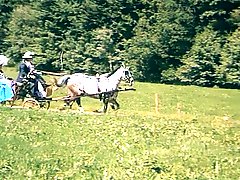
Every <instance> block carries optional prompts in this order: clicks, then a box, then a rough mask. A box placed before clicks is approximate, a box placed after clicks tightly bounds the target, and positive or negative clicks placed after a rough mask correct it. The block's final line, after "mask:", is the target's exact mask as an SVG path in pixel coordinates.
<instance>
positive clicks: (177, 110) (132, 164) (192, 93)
mask: <svg viewBox="0 0 240 180" xmlns="http://www.w3.org/2000/svg"><path fill="white" fill-rule="evenodd" d="M6 73H7V74H8V75H9V76H10V75H11V76H14V77H16V74H15V72H14V70H12V69H7V70H6ZM46 79H50V78H49V77H46ZM135 88H136V89H137V90H136V91H127V92H121V93H120V94H119V99H118V100H119V103H120V106H121V108H120V109H119V110H118V111H113V110H111V109H109V111H108V112H107V113H106V114H104V115H96V114H93V115H89V114H80V113H77V112H76V111H74V112H72V111H68V110H65V111H52V110H49V111H47V110H22V109H9V108H7V107H4V106H2V107H0V111H1V116H0V133H1V136H0V179H84V180H85V179H104V180H107V179H109V180H110V179H119V180H122V179H134V180H135V179H136V180H139V179H143V180H145V179H156V180H158V179H167V180H168V179H201V180H203V179H231V180H232V179H239V177H240V168H239V164H240V110H239V107H240V91H239V90H230V89H218V88H202V87H196V86H173V85H163V84H150V83H139V82H137V83H136V84H135ZM65 92H66V90H65V89H60V90H58V91H56V92H55V94H54V96H55V97H58V96H62V95H65ZM156 94H157V97H158V98H157V101H156ZM156 102H157V103H158V106H157V107H156ZM82 104H83V107H84V108H85V110H86V111H88V112H89V111H92V110H95V109H97V108H98V107H100V106H101V103H100V102H99V101H98V100H95V99H90V98H87V97H86V98H83V103H82ZM62 105H63V102H61V101H59V102H53V103H51V109H55V110H56V109H58V108H60V107H62ZM74 108H75V109H76V108H77V107H76V106H75V107H74Z"/></svg>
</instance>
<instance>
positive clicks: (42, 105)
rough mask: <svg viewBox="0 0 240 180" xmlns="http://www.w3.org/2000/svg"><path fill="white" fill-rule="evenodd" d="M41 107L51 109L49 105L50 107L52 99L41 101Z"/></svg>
mask: <svg viewBox="0 0 240 180" xmlns="http://www.w3.org/2000/svg"><path fill="white" fill-rule="evenodd" d="M39 105H40V108H42V109H49V107H50V101H42V102H40V104H39Z"/></svg>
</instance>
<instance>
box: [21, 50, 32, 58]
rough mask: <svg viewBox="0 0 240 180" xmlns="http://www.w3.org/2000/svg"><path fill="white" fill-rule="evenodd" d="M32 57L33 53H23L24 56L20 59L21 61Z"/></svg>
mask: <svg viewBox="0 0 240 180" xmlns="http://www.w3.org/2000/svg"><path fill="white" fill-rule="evenodd" d="M33 56H34V52H31V51H27V52H25V53H24V55H23V57H22V58H23V59H32V58H33Z"/></svg>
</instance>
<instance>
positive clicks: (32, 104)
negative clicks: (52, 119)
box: [22, 98, 40, 109]
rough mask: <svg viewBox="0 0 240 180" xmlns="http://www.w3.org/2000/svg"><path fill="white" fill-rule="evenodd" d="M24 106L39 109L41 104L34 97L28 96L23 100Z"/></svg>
mask: <svg viewBox="0 0 240 180" xmlns="http://www.w3.org/2000/svg"><path fill="white" fill-rule="evenodd" d="M22 106H23V107H24V108H29V109H39V108H40V104H39V102H38V101H37V100H35V99H33V98H28V99H25V100H24V101H23V105H22Z"/></svg>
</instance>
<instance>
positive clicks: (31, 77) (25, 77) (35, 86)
mask: <svg viewBox="0 0 240 180" xmlns="http://www.w3.org/2000/svg"><path fill="white" fill-rule="evenodd" d="M33 56H34V53H33V52H30V51H27V52H26V53H24V55H23V56H22V59H23V60H22V62H21V63H20V65H19V72H18V77H17V80H16V81H17V82H18V83H23V82H28V83H30V86H31V94H32V96H33V97H36V98H38V99H45V98H46V92H45V90H44V89H45V88H46V82H45V80H44V79H43V78H42V76H41V73H40V72H37V71H36V70H35V68H34V65H33V63H32V61H33Z"/></svg>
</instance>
